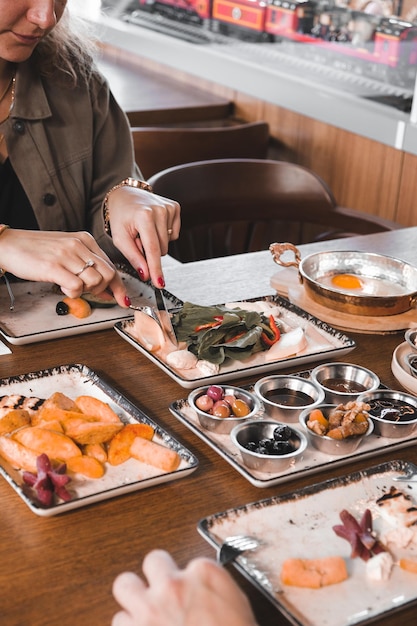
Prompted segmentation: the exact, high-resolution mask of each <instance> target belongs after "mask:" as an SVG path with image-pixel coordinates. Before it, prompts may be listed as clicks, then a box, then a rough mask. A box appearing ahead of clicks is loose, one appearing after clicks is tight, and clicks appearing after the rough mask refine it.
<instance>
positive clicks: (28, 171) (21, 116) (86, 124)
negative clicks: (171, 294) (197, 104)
mask: <svg viewBox="0 0 417 626" xmlns="http://www.w3.org/2000/svg"><path fill="white" fill-rule="evenodd" d="M73 19H74V18H72V20H73ZM85 40H86V38H85V37H84V38H83V37H82V35H81V34H77V32H76V30H75V29H74V25H73V24H72V25H71V26H70V15H69V12H68V8H67V7H66V1H65V0H62V1H60V0H14V1H13V2H10V1H9V0H0V222H1V224H0V268H1V270H0V275H1V273H4V272H10V273H12V274H14V275H15V276H17V277H19V278H23V279H26V280H35V281H38V280H39V281H47V282H53V283H56V284H58V285H59V286H60V287H61V289H62V291H63V292H64V293H65V294H66V295H68V296H70V297H78V296H79V295H81V293H83V292H85V291H90V292H93V293H100V292H101V291H103V290H104V289H106V288H107V287H109V288H110V289H111V290H112V291H113V294H114V296H115V297H116V299H117V301H118V303H119V304H120V305H121V306H126V305H128V304H129V298H128V296H127V294H126V292H125V288H124V286H123V284H122V281H121V279H120V277H119V276H118V274H117V272H116V270H115V267H114V265H113V263H112V260H113V261H116V260H121V259H127V261H128V262H129V263H130V264H131V265H132V266H133V267H134V268H135V269H136V270H137V272H138V275H139V276H140V278H141V279H142V280H147V279H149V278H151V279H152V281H153V283H154V284H155V285H156V286H158V287H163V286H164V278H163V273H162V267H161V256H163V255H164V254H166V253H167V250H168V243H169V240H170V239H175V238H176V237H178V234H179V228H180V211H179V205H178V204H177V203H176V202H174V201H171V200H168V199H166V198H161V197H160V196H157V195H155V194H153V193H152V192H151V190H150V188H149V186H148V185H147V184H146V182H144V181H142V180H141V174H140V171H139V169H138V167H137V166H136V164H135V162H134V155H133V148H132V141H131V136H130V129H129V124H128V120H127V118H126V116H125V115H124V113H123V112H122V111H121V109H120V108H119V106H118V105H117V103H116V102H115V100H114V98H113V96H112V94H111V92H110V90H109V87H108V85H107V82H106V80H105V79H104V78H103V76H101V74H100V73H99V72H98V71H97V69H95V67H94V63H93V57H92V51H91V50H89V49H88V46H86V45H85V43H84V42H85ZM86 231H88V232H86ZM110 259H112V260H110Z"/></svg>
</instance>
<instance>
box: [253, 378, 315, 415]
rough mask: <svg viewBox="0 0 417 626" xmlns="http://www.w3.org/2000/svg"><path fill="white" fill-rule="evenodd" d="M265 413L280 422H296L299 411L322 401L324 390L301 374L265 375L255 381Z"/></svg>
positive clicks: (255, 389)
mask: <svg viewBox="0 0 417 626" xmlns="http://www.w3.org/2000/svg"><path fill="white" fill-rule="evenodd" d="M254 391H255V393H256V394H257V395H258V396H259V398H260V399H261V401H262V403H263V405H264V409H265V414H266V415H267V416H268V417H271V418H273V419H277V420H278V421H282V422H297V420H298V416H299V415H300V413H301V411H302V410H303V409H305V408H307V407H309V408H310V409H311V408H314V407H315V406H318V405H319V404H321V403H323V402H324V397H325V393H324V390H323V389H322V388H321V387H320V386H319V385H317V384H316V383H315V382H313V381H311V380H308V379H307V378H302V377H301V376H285V375H278V374H277V375H273V376H265V377H264V378H261V379H260V380H258V381H257V382H256V383H255V386H254Z"/></svg>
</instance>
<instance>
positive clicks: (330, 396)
mask: <svg viewBox="0 0 417 626" xmlns="http://www.w3.org/2000/svg"><path fill="white" fill-rule="evenodd" d="M310 377H311V380H312V381H313V382H315V383H316V384H318V385H320V387H322V389H324V392H325V398H326V402H328V403H330V404H333V403H335V404H346V402H349V401H351V400H357V399H358V397H359V396H360V395H361V394H362V393H365V392H367V391H374V389H378V387H379V385H380V384H381V382H380V380H379V377H378V376H377V375H376V374H374V372H371V370H368V369H366V368H365V367H361V366H360V365H353V364H352V363H323V364H322V365H318V366H317V367H315V368H314V369H313V370H312V371H311V374H310Z"/></svg>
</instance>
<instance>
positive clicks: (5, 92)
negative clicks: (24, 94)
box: [0, 74, 14, 103]
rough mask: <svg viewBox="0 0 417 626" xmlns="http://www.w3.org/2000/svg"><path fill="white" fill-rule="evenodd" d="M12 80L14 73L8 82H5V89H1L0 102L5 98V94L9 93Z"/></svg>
mask: <svg viewBox="0 0 417 626" xmlns="http://www.w3.org/2000/svg"><path fill="white" fill-rule="evenodd" d="M13 80H14V74H13V76H12V77H11V78H10V80H9V82H8V83H7V87H6V89H5V90H4V91H3V93H2V94H1V96H0V103H1V102H3V100H4V99H5V97H6V96H7V94H8V93H9V89H10V87H11V85H12V84H13Z"/></svg>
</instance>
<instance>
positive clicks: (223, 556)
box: [217, 535, 259, 565]
mask: <svg viewBox="0 0 417 626" xmlns="http://www.w3.org/2000/svg"><path fill="white" fill-rule="evenodd" d="M258 546H259V541H258V539H255V537H248V536H247V535H235V536H233V537H227V538H226V539H225V540H224V542H223V543H222V545H221V546H220V547H219V549H218V551H217V563H219V564H220V565H227V563H231V562H232V561H234V560H235V559H236V558H237V557H238V556H240V555H241V554H242V553H243V552H246V551H247V550H254V549H255V548H257V547H258Z"/></svg>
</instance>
